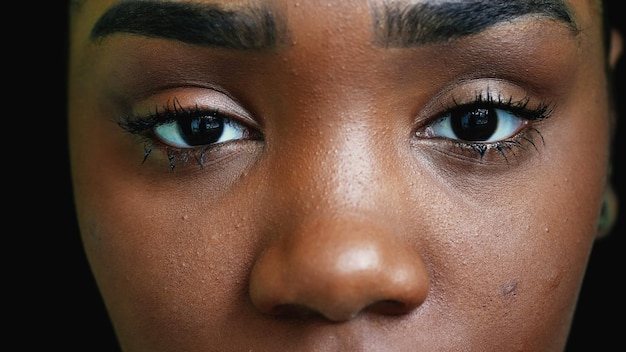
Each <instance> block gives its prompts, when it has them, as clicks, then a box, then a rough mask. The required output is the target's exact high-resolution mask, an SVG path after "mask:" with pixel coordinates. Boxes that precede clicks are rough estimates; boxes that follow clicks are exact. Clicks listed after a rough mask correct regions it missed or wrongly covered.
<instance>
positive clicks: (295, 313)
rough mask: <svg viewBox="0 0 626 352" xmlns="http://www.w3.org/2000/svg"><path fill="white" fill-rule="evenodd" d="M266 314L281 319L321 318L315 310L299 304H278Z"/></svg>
mask: <svg viewBox="0 0 626 352" xmlns="http://www.w3.org/2000/svg"><path fill="white" fill-rule="evenodd" d="M268 314H270V315H275V316H278V317H283V318H309V317H322V315H321V314H320V313H319V312H318V311H316V310H315V309H311V308H309V307H307V306H304V305H301V304H280V305H277V306H275V307H274V308H273V309H272V310H270V311H269V312H268Z"/></svg>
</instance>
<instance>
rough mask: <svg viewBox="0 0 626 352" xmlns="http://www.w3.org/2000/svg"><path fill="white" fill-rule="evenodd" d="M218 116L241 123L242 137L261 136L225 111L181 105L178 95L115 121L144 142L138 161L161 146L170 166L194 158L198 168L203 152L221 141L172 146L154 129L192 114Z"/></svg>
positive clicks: (209, 116) (230, 121)
mask: <svg viewBox="0 0 626 352" xmlns="http://www.w3.org/2000/svg"><path fill="white" fill-rule="evenodd" d="M207 117H208V118H218V119H220V121H221V122H222V123H226V124H229V125H230V124H232V123H236V124H239V125H241V126H243V129H245V131H243V134H244V135H243V137H244V138H245V139H249V140H261V139H262V136H261V134H260V133H259V132H257V131H256V130H255V129H254V128H251V127H248V126H247V125H246V124H245V123H243V122H240V119H236V118H233V117H230V116H229V115H228V114H226V113H223V112H221V111H219V110H218V109H206V108H201V107H199V106H198V105H195V106H194V107H193V108H191V109H188V108H184V107H183V106H182V104H181V103H180V102H179V101H178V99H176V98H175V99H174V100H173V103H171V104H170V103H168V104H166V105H165V106H163V107H162V108H160V109H159V108H156V109H155V110H154V112H152V113H149V114H147V115H141V114H134V115H130V116H123V117H121V118H119V119H118V121H117V124H118V125H119V126H120V127H121V128H122V129H123V130H124V131H126V132H128V133H130V134H134V135H140V136H141V137H142V141H143V144H144V156H143V161H142V163H145V162H146V160H147V159H148V157H149V156H150V155H152V153H153V151H154V149H162V150H164V151H165V153H166V154H167V159H168V163H169V167H170V169H174V168H175V167H176V164H177V163H178V162H182V163H187V162H188V161H189V160H195V162H196V163H197V164H198V166H200V167H201V168H202V167H203V166H204V164H205V161H206V159H205V156H206V155H207V153H211V152H216V151H217V150H219V148H220V146H221V145H222V144H224V143H221V142H216V143H212V144H206V145H201V146H198V147H193V146H190V147H189V148H183V147H176V146H172V145H168V144H166V143H165V142H163V141H158V140H159V139H160V138H159V137H158V135H157V133H156V129H157V128H158V127H160V126H164V125H166V124H169V123H174V122H179V121H182V120H184V119H194V118H207Z"/></svg>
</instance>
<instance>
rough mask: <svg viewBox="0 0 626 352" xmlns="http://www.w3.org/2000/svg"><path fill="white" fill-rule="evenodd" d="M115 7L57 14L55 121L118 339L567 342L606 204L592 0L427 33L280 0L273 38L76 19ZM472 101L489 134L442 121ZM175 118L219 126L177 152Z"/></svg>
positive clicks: (606, 57)
mask: <svg viewBox="0 0 626 352" xmlns="http://www.w3.org/2000/svg"><path fill="white" fill-rule="evenodd" d="M113 3H115V2H114V1H87V2H85V3H84V4H83V7H82V8H80V9H77V10H76V12H74V13H73V19H72V22H71V23H72V26H71V30H70V35H71V44H72V48H71V51H70V54H71V55H70V76H69V77H70V80H69V83H70V86H69V93H70V95H69V102H70V104H69V118H70V119H69V122H70V150H71V162H72V172H73V181H74V191H75V196H76V204H77V210H78V220H79V224H80V227H81V235H82V236H83V237H82V238H83V241H84V245H85V250H86V253H87V256H88V259H89V261H90V264H91V267H92V270H93V272H94V276H95V278H96V281H97V282H98V285H99V289H100V290H101V292H102V294H103V297H104V300H105V303H106V304H107V308H108V312H109V313H110V314H111V317H112V321H113V325H114V327H115V329H116V333H117V336H118V338H119V340H120V343H121V346H122V348H123V349H124V350H125V351H143V350H146V351H156V350H163V351H166V350H186V351H191V350H206V349H207V348H208V347H213V346H216V344H217V342H216V341H219V343H223V344H224V346H222V347H224V348H225V347H226V346H228V347H229V348H232V350H248V349H254V350H275V348H276V347H277V346H281V347H288V348H292V349H297V350H345V349H346V348H347V349H349V350H364V351H365V350H377V351H380V350H381V348H383V347H385V348H392V350H405V349H409V350H416V349H417V350H420V348H422V349H424V350H440V349H444V350H450V349H451V350H468V351H469V350H477V351H491V350H493V351H500V350H502V349H504V348H508V349H510V348H511V346H513V347H514V348H516V349H518V350H528V351H544V350H545V351H560V350H563V349H564V346H565V342H566V341H567V336H568V332H569V327H570V324H571V317H572V314H573V312H574V308H575V306H576V300H577V295H578V291H579V288H580V285H581V283H582V278H583V275H584V272H585V269H586V265H587V262H588V258H589V255H590V253H591V250H592V248H593V245H594V243H595V241H596V240H597V238H599V237H601V236H602V235H604V234H605V231H604V229H599V228H598V220H599V219H600V215H599V214H600V208H601V205H602V202H603V199H604V197H606V196H607V195H608V197H609V198H610V199H612V198H611V195H612V193H611V187H610V184H609V183H608V180H609V177H610V173H609V172H610V144H611V136H612V128H613V126H614V125H613V123H614V121H613V120H612V118H613V116H614V115H613V114H614V111H613V106H612V105H611V104H610V95H609V91H608V90H607V87H608V84H607V76H606V71H605V69H606V67H607V65H608V66H609V67H612V66H613V65H615V63H616V62H617V59H618V57H619V53H620V47H621V44H620V38H619V36H617V34H614V36H613V37H612V40H613V45H612V51H611V52H609V53H608V54H607V52H606V51H605V48H604V46H603V45H602V43H603V42H602V40H601V39H602V38H603V31H602V27H601V17H600V16H599V3H598V2H594V1H591V2H588V1H582V0H580V1H567V2H565V3H564V4H563V5H564V7H563V8H564V9H566V11H565V12H563V11H556V12H550V11H547V10H545V9H533V12H530V13H520V12H519V10H516V11H517V12H515V13H516V15H514V16H513V17H511V18H506V19H502V20H497V21H496V22H494V23H491V24H489V25H488V26H487V27H480V26H469V28H471V31H472V32H471V33H472V35H467V34H462V33H455V34H454V35H453V36H450V35H449V34H448V35H447V36H446V37H445V40H443V39H438V37H437V36H436V35H434V34H432V33H431V34H428V35H426V36H425V38H427V40H426V39H423V38H421V37H420V38H421V39H420V38H417V37H412V36H410V35H409V36H406V35H401V36H386V35H385V34H384V33H388V32H386V31H384V30H383V31H382V32H379V31H378V28H379V27H377V26H376V25H374V23H375V22H373V20H372V19H373V18H379V19H380V18H381V17H375V16H374V17H373V16H372V8H376V9H378V10H380V7H377V6H376V4H377V2H370V3H363V2H354V3H334V4H332V5H333V6H319V4H313V3H306V4H304V3H301V4H299V5H296V4H295V3H290V2H284V3H283V2H277V3H272V4H268V6H269V5H271V6H270V7H271V8H272V11H271V13H273V14H278V16H277V17H276V23H277V26H276V27H275V28H277V29H279V30H278V31H277V32H276V33H275V34H276V36H275V37H276V38H277V41H276V42H271V41H270V44H271V43H275V44H271V45H272V46H271V47H270V48H265V46H267V45H268V42H266V41H263V40H260V39H258V38H257V39H255V40H253V41H252V42H253V44H250V43H248V42H246V43H244V44H245V45H244V46H245V48H244V49H242V48H239V47H233V46H232V45H231V44H232V41H230V42H228V43H229V44H228V45H227V46H224V45H223V44H220V46H219V47H215V46H214V45H216V44H215V43H208V44H207V43H200V44H198V43H182V42H184V41H188V40H187V39H181V38H180V37H176V36H172V35H169V34H168V35H164V34H163V33H162V32H158V33H155V32H154V31H149V32H141V33H139V34H137V33H135V34H129V33H128V32H129V29H128V28H129V27H128V26H118V27H116V26H112V25H108V26H105V27H104V28H105V29H106V28H108V29H107V30H94V29H93V28H99V27H98V26H95V27H94V25H95V24H96V23H98V20H99V19H101V18H103V15H104V14H105V13H110V12H107V10H108V9H110V8H111V5H112V4H113ZM228 6H230V7H227V8H226V9H227V10H231V9H234V10H235V11H237V13H239V14H245V13H246V11H247V10H246V9H249V7H246V6H244V5H243V4H239V3H237V4H233V2H229V5H228ZM242 9H243V10H242ZM537 11H538V12H537ZM564 13H565V14H569V15H570V16H569V17H568V16H563V14H564ZM387 14H388V13H387ZM537 14H539V15H537ZM382 18H383V19H385V18H386V17H384V16H383V17H382ZM100 23H102V20H101V22H100ZM258 29H259V30H262V29H267V28H265V27H263V28H258ZM372 29H374V30H372ZM255 33H256V32H255ZM285 33H288V36H284V37H281V35H283V34H285ZM333 33H341V35H336V34H333ZM381 33H383V34H381ZM433 33H434V32H433ZM90 35H91V36H90ZM263 38H266V37H265V36H264V37H263ZM389 38H391V39H392V40H389ZM407 38H408V39H407ZM381 40H382V41H383V43H382V44H381ZM385 40H387V41H385ZM424 40H425V41H424ZM398 43H400V44H398ZM519 43H524V45H520V44H519ZM240 44H241V43H240ZM207 45H208V46H207ZM256 45H261V48H260V49H259V48H258V47H256ZM251 46H252V47H251ZM528 57H532V58H533V60H528ZM555 57H558V58H560V60H554V58H555ZM477 58H479V59H478V60H477ZM407 67H410V70H407ZM522 67H523V68H524V70H521V69H520V68H522ZM261 68H262V69H261ZM85 77H89V79H85ZM372 82H376V84H372ZM481 109H482V110H481ZM490 109H491V110H490ZM494 109H497V111H494ZM216 111H217V112H219V113H220V114H223V115H216V114H215V112H216ZM484 111H488V114H489V116H491V115H494V114H495V115H494V116H491V117H490V118H498V119H499V118H502V119H504V120H502V121H500V120H498V121H500V124H499V125H498V126H499V128H502V130H500V129H494V130H488V131H487V132H481V133H486V134H487V137H485V138H483V137H480V136H482V134H481V133H478V132H477V131H476V128H475V127H476V126H474V127H472V128H470V129H468V130H460V132H459V130H458V129H457V130H455V129H454V128H452V127H450V126H451V125H447V124H446V123H447V122H448V121H450V120H449V119H452V120H454V121H457V122H458V120H457V119H455V118H453V117H455V116H461V117H462V116H465V115H464V114H471V116H473V117H474V118H476V119H478V118H479V117H480V116H482V117H485V115H484V114H483V115H481V114H482V113H483V112H484ZM155 112H156V113H155ZM448 113H451V114H453V115H447V114H448ZM211 114H213V115H211ZM485 114H487V113H485ZM498 114H500V115H498ZM172 116H175V117H176V119H173V118H172ZM206 116H213V117H215V116H218V118H206ZM496 116H497V117H496ZM154 120H158V121H157V122H153V121H154ZM181 120H182V121H184V122H183V125H184V126H182V127H181V128H187V127H188V126H193V125H194V123H196V122H198V121H199V120H200V121H203V122H206V123H207V124H211V123H216V121H217V123H218V124H219V123H222V128H224V130H225V131H228V134H222V133H221V132H220V133H218V136H219V137H220V138H222V137H223V138H224V139H220V140H219V141H216V142H215V143H220V144H219V146H220V148H215V147H211V148H208V147H207V146H206V145H207V144H208V142H206V141H207V140H206V139H202V138H204V137H206V134H201V135H200V137H201V138H200V139H199V140H200V142H199V144H198V143H196V142H197V141H196V140H193V142H194V143H196V144H197V145H195V146H193V147H191V146H189V145H188V144H189V141H190V140H189V139H185V140H183V142H184V143H183V142H181V139H180V137H181V134H180V133H179V132H180V130H178V129H176V128H174V127H176V126H178V125H177V123H178V124H180V122H179V121H181ZM220 121H221V122H220ZM224 121H229V123H225V122H224ZM475 121H478V120H475ZM172 122H173V124H171V123H172ZM146 126H148V127H149V128H148V127H146ZM170 126H174V127H172V128H170ZM185 126H187V127H185ZM507 127H508V129H507ZM207 130H208V131H211V132H212V133H213V132H214V129H207ZM450 131H452V132H450ZM496 131H497V132H499V133H496ZM451 133H452V134H451ZM463 133H466V134H463ZM476 133H478V136H477V135H476ZM190 134H191V133H190V132H187V133H186V134H185V133H183V134H182V135H183V136H188V135H190ZM459 134H461V135H460V136H459ZM224 136H226V137H224ZM492 137H493V140H492V139H491V138H492ZM468 139H470V140H468ZM205 142H206V143H205ZM213 143H214V142H211V144H213ZM104 165H106V167H105V166H104ZM555 200H556V202H557V203H555ZM581 204H584V206H580V205H581ZM478 219H479V220H478ZM224 348H219V350H224Z"/></svg>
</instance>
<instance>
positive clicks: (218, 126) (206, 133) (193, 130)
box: [179, 115, 224, 145]
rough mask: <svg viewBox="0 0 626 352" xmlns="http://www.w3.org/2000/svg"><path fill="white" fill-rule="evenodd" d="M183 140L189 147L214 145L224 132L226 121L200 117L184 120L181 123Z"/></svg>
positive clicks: (217, 118)
mask: <svg viewBox="0 0 626 352" xmlns="http://www.w3.org/2000/svg"><path fill="white" fill-rule="evenodd" d="M179 127H180V129H181V132H182V135H183V138H184V139H185V142H187V144H189V145H205V144H212V143H215V142H217V141H218V140H219V138H220V137H221V136H222V132H223V131H224V119H222V118H220V117H217V116H212V115H209V116H200V117H195V116H194V117H189V118H187V119H183V120H182V121H180V123H179Z"/></svg>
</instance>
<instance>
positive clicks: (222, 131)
mask: <svg viewBox="0 0 626 352" xmlns="http://www.w3.org/2000/svg"><path fill="white" fill-rule="evenodd" d="M153 133H154V136H155V137H156V138H157V139H158V140H159V141H160V142H162V143H164V144H166V145H169V146H172V147H176V148H181V149H186V148H194V147H198V146H211V145H213V144H218V143H225V142H228V141H233V140H240V139H247V138H249V137H250V135H251V129H250V128H249V127H247V126H244V125H243V124H241V123H239V122H237V121H236V120H235V119H232V118H229V117H227V116H225V115H223V114H220V113H219V112H217V111H202V110H195V111H187V112H185V113H182V114H181V113H180V112H177V113H176V119H174V120H171V121H169V122H165V123H162V124H160V125H158V126H156V127H154V130H153Z"/></svg>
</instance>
